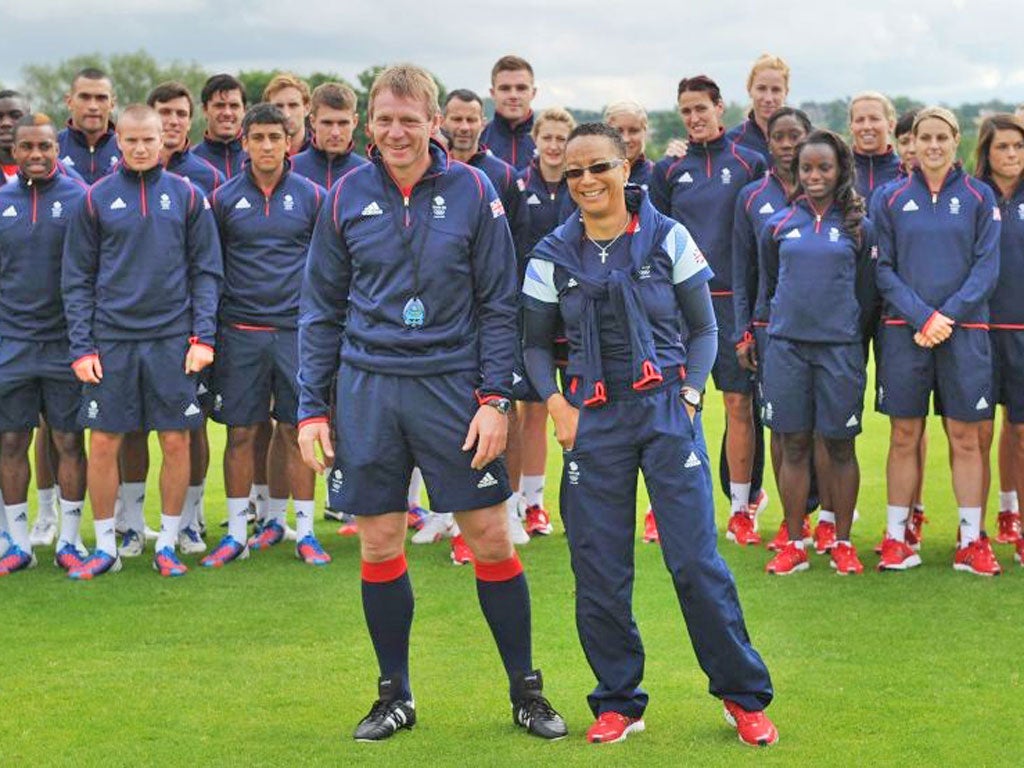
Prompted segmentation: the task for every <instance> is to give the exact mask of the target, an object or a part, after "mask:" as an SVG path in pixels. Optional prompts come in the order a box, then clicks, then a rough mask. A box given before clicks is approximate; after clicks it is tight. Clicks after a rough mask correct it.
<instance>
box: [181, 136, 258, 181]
mask: <svg viewBox="0 0 1024 768" xmlns="http://www.w3.org/2000/svg"><path fill="white" fill-rule="evenodd" d="M192 151H193V152H195V153H196V154H197V155H198V156H199V157H201V158H202V159H203V160H206V161H207V162H208V163H212V164H213V167H214V168H216V169H217V170H218V171H220V172H221V174H222V175H223V176H224V178H225V179H231V178H234V177H235V176H237V175H238V174H239V173H241V172H242V166H243V164H244V163H245V161H246V160H247V159H248V157H249V156H248V155H247V154H246V153H245V150H244V149H242V140H241V139H240V138H236V139H231V140H230V141H218V140H217V139H214V138H211V137H210V136H204V137H203V140H202V141H201V142H199V144H197V145H196V147H195V149H193V150H192Z"/></svg>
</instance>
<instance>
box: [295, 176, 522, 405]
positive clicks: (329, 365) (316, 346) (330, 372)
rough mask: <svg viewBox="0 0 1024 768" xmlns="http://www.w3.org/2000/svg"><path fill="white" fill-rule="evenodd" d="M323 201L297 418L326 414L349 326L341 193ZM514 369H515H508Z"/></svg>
mask: <svg viewBox="0 0 1024 768" xmlns="http://www.w3.org/2000/svg"><path fill="white" fill-rule="evenodd" d="M343 187H344V184H343V183H341V182H339V183H338V184H335V185H334V190H333V193H332V195H331V199H330V200H328V201H327V203H326V204H324V205H323V206H321V208H320V214H319V216H317V220H316V226H315V227H314V228H313V238H312V240H310V243H309V258H308V259H307V260H306V271H305V274H304V276H303V280H302V297H301V299H300V301H299V373H298V382H299V414H298V415H299V421H300V422H302V421H305V420H307V419H316V418H327V414H328V413H329V412H330V391H331V380H332V379H333V378H334V374H335V373H336V372H337V370H338V360H339V356H340V354H341V338H342V334H343V333H344V331H345V315H346V313H347V311H348V292H349V286H350V284H351V282H352V260H351V257H350V256H349V253H348V249H347V248H346V246H345V240H344V238H343V236H342V233H341V230H340V228H339V226H338V220H337V207H338V194H339V192H340V191H341V189H342V188H343ZM509 370H510V371H511V368H510V369H509Z"/></svg>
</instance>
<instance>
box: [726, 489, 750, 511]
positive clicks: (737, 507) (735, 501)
mask: <svg viewBox="0 0 1024 768" xmlns="http://www.w3.org/2000/svg"><path fill="white" fill-rule="evenodd" d="M729 498H730V499H732V513H733V514H734V515H735V514H736V513H737V512H744V513H745V512H746V511H747V510H748V508H749V507H750V483H733V482H730V483H729Z"/></svg>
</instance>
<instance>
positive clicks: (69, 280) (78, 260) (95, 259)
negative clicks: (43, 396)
mask: <svg viewBox="0 0 1024 768" xmlns="http://www.w3.org/2000/svg"><path fill="white" fill-rule="evenodd" d="M99 255H100V235H99V222H98V221H97V220H96V217H95V216H94V213H93V207H92V202H91V200H90V199H89V198H88V197H86V199H84V200H83V201H82V202H81V204H80V205H78V206H76V209H75V211H74V213H73V215H72V217H71V220H70V221H69V222H68V230H67V235H66V236H65V237H64V255H63V259H62V264H61V293H62V295H63V299H64V316H65V317H66V318H67V321H68V339H69V341H70V343H71V359H72V360H73V361H76V360H78V359H80V358H82V357H85V356H86V355H91V354H94V353H95V352H96V342H95V340H94V339H93V336H92V319H93V313H94V312H95V310H96V273H97V271H98V270H99Z"/></svg>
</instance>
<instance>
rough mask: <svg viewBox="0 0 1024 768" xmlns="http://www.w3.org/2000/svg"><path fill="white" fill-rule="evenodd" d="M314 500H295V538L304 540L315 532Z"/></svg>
mask: <svg viewBox="0 0 1024 768" xmlns="http://www.w3.org/2000/svg"><path fill="white" fill-rule="evenodd" d="M313 509H314V502H313V501H312V500H309V501H300V500H299V499H296V500H295V538H296V539H298V540H299V541H302V540H303V539H304V538H306V537H307V536H310V535H312V533H313Z"/></svg>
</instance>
